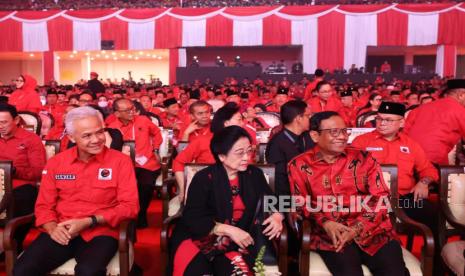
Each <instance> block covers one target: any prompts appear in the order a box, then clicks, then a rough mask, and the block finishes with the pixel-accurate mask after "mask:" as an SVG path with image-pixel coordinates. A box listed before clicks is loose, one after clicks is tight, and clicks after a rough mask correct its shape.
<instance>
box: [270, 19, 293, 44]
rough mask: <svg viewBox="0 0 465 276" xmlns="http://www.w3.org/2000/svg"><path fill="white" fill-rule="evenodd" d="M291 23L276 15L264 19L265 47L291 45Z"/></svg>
mask: <svg viewBox="0 0 465 276" xmlns="http://www.w3.org/2000/svg"><path fill="white" fill-rule="evenodd" d="M291 34H292V32H291V21H289V20H286V19H283V18H281V17H278V16H276V15H272V16H268V17H266V18H264V19H263V45H290V44H291Z"/></svg>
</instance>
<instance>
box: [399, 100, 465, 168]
mask: <svg viewBox="0 0 465 276" xmlns="http://www.w3.org/2000/svg"><path fill="white" fill-rule="evenodd" d="M411 115H413V114H409V116H408V117H407V121H406V123H405V128H404V132H405V133H406V134H407V135H408V136H410V137H411V138H412V139H413V140H415V141H417V142H418V144H420V146H421V147H422V148H423V149H424V150H425V153H426V157H428V158H429V160H430V161H431V162H433V163H436V164H439V165H447V164H449V160H448V157H447V155H448V154H449V152H450V151H451V150H452V149H453V148H454V146H455V145H456V144H457V143H458V142H459V140H460V139H461V138H465V107H464V106H462V105H461V104H460V103H459V102H457V101H456V100H455V99H452V98H450V97H447V98H443V99H439V100H437V101H434V102H431V103H427V104H424V105H421V106H420V107H418V108H417V109H415V113H414V115H415V116H411Z"/></svg>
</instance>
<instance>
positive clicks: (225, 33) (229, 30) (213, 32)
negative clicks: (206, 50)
mask: <svg viewBox="0 0 465 276" xmlns="http://www.w3.org/2000/svg"><path fill="white" fill-rule="evenodd" d="M205 43H206V46H232V44H233V21H232V20H231V19H228V18H226V17H223V16H221V15H217V16H214V17H210V18H208V19H207V38H206V41H205Z"/></svg>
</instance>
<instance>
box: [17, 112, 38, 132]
mask: <svg viewBox="0 0 465 276" xmlns="http://www.w3.org/2000/svg"><path fill="white" fill-rule="evenodd" d="M18 115H19V116H20V117H21V119H22V127H23V128H24V129H26V130H28V131H31V132H34V133H35V134H37V135H40V130H41V128H42V121H41V119H40V117H39V115H37V114H36V113H34V112H29V111H21V112H18Z"/></svg>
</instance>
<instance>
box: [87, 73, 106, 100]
mask: <svg viewBox="0 0 465 276" xmlns="http://www.w3.org/2000/svg"><path fill="white" fill-rule="evenodd" d="M87 88H88V89H89V90H90V91H92V93H93V94H94V96H95V95H96V94H97V93H105V86H104V85H103V84H102V83H101V82H100V81H99V80H98V74H97V73H96V72H90V80H89V81H88V82H87Z"/></svg>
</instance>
